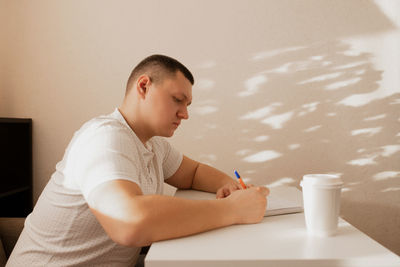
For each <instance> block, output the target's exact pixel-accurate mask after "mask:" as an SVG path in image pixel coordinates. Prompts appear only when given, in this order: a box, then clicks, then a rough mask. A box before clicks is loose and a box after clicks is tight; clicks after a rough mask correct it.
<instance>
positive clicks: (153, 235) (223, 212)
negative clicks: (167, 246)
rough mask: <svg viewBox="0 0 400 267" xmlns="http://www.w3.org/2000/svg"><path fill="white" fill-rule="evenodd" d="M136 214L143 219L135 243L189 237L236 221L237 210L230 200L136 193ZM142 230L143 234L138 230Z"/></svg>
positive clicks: (146, 243) (147, 243)
mask: <svg viewBox="0 0 400 267" xmlns="http://www.w3.org/2000/svg"><path fill="white" fill-rule="evenodd" d="M135 198H136V200H135V201H134V203H135V205H134V206H133V209H132V211H133V213H134V216H137V214H140V215H141V216H140V217H141V218H142V220H141V222H140V224H139V225H136V226H135V227H137V228H138V231H137V232H136V235H135V236H133V237H132V240H134V244H133V245H135V246H138V245H139V246H145V245H149V244H151V243H152V242H155V241H159V240H165V239H171V238H177V237H182V236H187V235H191V234H195V233H200V232H204V231H208V230H211V229H215V228H219V227H223V226H227V225H231V224H234V223H235V218H234V216H233V214H235V213H234V211H233V207H232V205H231V203H230V202H229V200H227V199H222V200H189V199H182V198H176V197H169V196H162V195H161V196H160V195H147V196H146V195H144V196H143V195H142V196H135ZM138 232H139V233H138Z"/></svg>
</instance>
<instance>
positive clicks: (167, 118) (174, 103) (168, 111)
mask: <svg viewBox="0 0 400 267" xmlns="http://www.w3.org/2000/svg"><path fill="white" fill-rule="evenodd" d="M147 94H148V95H147V97H148V98H147V103H146V110H145V112H146V119H147V123H148V125H149V126H150V129H151V131H152V133H151V135H153V136H165V137H170V136H172V135H173V134H174V132H175V130H176V129H177V128H178V126H179V125H180V123H181V121H182V120H183V119H185V120H186V119H188V118H189V113H188V109H187V108H188V106H189V105H190V104H191V102H192V84H191V83H190V82H189V80H188V79H186V77H185V76H184V75H183V74H182V73H181V72H179V71H178V72H177V74H176V76H175V77H173V76H172V77H170V78H165V79H164V81H162V82H161V83H159V84H152V85H151V86H150V88H149V91H148V92H147Z"/></svg>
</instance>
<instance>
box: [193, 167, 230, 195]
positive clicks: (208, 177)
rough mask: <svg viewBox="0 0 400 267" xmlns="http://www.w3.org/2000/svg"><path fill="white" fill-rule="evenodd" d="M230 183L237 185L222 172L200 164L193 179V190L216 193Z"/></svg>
mask: <svg viewBox="0 0 400 267" xmlns="http://www.w3.org/2000/svg"><path fill="white" fill-rule="evenodd" d="M228 183H235V180H234V179H232V178H231V177H229V176H228V175H227V174H225V173H223V172H222V171H219V170H217V169H215V168H213V167H211V166H209V165H206V164H202V163H199V166H198V167H197V169H196V173H195V175H194V178H193V182H192V188H193V189H196V190H201V191H207V192H212V193H215V192H217V190H218V189H219V188H221V187H222V186H223V185H225V184H228Z"/></svg>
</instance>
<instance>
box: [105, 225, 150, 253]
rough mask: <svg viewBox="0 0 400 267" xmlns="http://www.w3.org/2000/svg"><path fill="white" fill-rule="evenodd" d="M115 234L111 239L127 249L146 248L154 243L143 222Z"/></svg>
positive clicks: (127, 226) (125, 227)
mask: <svg viewBox="0 0 400 267" xmlns="http://www.w3.org/2000/svg"><path fill="white" fill-rule="evenodd" d="M123 228H124V229H120V231H117V233H116V234H114V235H113V236H112V237H111V239H113V241H114V242H116V243H118V244H119V245H122V246H126V247H144V246H149V245H151V243H152V239H151V236H150V234H149V232H151V231H148V229H146V225H145V224H144V223H142V222H138V223H134V224H129V225H126V226H124V227H123Z"/></svg>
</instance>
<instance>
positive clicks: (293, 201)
mask: <svg viewBox="0 0 400 267" xmlns="http://www.w3.org/2000/svg"><path fill="white" fill-rule="evenodd" d="M269 189H270V194H269V195H268V197H267V200H268V201H267V209H266V210H265V213H264V216H273V215H282V214H289V213H297V212H302V211H303V196H302V193H301V191H300V190H298V189H297V188H295V187H289V186H278V187H271V188H269ZM175 196H176V197H181V198H187V199H215V194H213V193H207V192H202V191H196V190H178V191H177V192H176V194H175Z"/></svg>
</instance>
